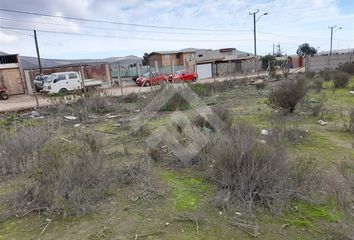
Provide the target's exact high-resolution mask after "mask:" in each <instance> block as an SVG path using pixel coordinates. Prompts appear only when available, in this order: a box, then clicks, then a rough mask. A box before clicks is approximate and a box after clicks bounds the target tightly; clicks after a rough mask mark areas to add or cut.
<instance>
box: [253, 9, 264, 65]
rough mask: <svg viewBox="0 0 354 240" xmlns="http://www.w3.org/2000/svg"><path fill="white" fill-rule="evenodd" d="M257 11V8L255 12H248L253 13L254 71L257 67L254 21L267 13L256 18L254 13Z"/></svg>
mask: <svg viewBox="0 0 354 240" xmlns="http://www.w3.org/2000/svg"><path fill="white" fill-rule="evenodd" d="M257 13H259V9H257V11H255V12H249V15H253V44H254V70H255V71H256V69H257V61H256V57H257V40H256V23H257V22H258V20H259V19H260V18H261V17H262V16H266V15H268V13H263V14H262V15H261V16H259V17H258V18H257V20H256V14H257Z"/></svg>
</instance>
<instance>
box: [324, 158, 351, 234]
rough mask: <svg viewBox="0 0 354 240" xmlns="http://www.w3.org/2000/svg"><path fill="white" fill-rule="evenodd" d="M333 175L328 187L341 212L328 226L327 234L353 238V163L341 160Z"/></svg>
mask: <svg viewBox="0 0 354 240" xmlns="http://www.w3.org/2000/svg"><path fill="white" fill-rule="evenodd" d="M333 172H335V173H336V175H335V176H332V177H331V178H330V182H329V183H328V184H329V186H328V189H330V190H332V191H333V192H334V195H335V197H336V200H337V203H338V204H339V205H340V209H341V210H342V212H343V216H342V219H341V221H340V222H338V223H334V224H331V225H329V226H328V228H327V234H328V235H329V236H331V237H333V239H343V240H352V239H354V238H353V236H354V228H353V225H354V165H353V163H352V162H349V161H343V162H341V163H339V164H338V165H337V171H333Z"/></svg>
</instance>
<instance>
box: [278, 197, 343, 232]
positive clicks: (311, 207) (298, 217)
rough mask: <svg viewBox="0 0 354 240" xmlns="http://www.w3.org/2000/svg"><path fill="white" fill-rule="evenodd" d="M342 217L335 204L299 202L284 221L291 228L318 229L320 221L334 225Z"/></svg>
mask: <svg viewBox="0 0 354 240" xmlns="http://www.w3.org/2000/svg"><path fill="white" fill-rule="evenodd" d="M342 217H343V214H342V213H341V212H340V211H339V210H338V208H337V206H336V204H335V202H330V203H328V204H311V203H306V202H303V201H299V202H297V203H295V204H294V206H293V209H292V211H289V212H288V213H286V214H285V217H284V218H283V219H282V220H283V221H284V222H286V224H289V225H291V226H296V227H308V228H316V223H317V222H319V221H324V222H327V223H334V222H339V221H340V220H341V218H342Z"/></svg>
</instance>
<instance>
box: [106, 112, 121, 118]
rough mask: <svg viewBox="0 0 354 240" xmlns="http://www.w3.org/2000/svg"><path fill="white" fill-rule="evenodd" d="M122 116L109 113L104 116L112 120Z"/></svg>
mask: <svg viewBox="0 0 354 240" xmlns="http://www.w3.org/2000/svg"><path fill="white" fill-rule="evenodd" d="M121 116H122V115H111V114H110V113H108V114H106V118H107V119H112V118H118V117H121Z"/></svg>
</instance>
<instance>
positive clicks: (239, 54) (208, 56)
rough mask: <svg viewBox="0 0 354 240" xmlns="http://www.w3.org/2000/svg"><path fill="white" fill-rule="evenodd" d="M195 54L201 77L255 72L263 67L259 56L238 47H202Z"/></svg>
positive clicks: (197, 68)
mask: <svg viewBox="0 0 354 240" xmlns="http://www.w3.org/2000/svg"><path fill="white" fill-rule="evenodd" d="M195 56H196V58H195V61H196V71H197V73H198V75H199V79H203V78H211V77H213V76H227V75H230V74H237V73H246V72H254V71H258V70H260V68H261V62H260V60H259V59H258V57H254V55H253V54H251V53H247V52H243V51H239V50H237V49H236V48H222V49H217V50H212V49H202V50H197V51H196V54H195Z"/></svg>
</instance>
